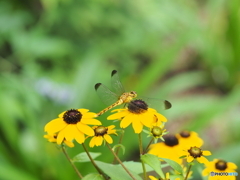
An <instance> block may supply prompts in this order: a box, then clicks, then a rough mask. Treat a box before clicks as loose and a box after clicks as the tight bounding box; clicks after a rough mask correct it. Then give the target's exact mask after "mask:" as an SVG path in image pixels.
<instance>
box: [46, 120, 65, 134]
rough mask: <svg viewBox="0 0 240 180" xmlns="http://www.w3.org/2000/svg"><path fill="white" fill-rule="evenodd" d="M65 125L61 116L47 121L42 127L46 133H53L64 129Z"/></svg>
mask: <svg viewBox="0 0 240 180" xmlns="http://www.w3.org/2000/svg"><path fill="white" fill-rule="evenodd" d="M67 125H68V124H67V123H66V122H65V121H63V120H62V119H61V118H57V119H54V120H52V121H50V122H49V123H47V124H46V125H45V127H44V131H46V132H48V134H54V133H56V132H58V131H61V130H62V129H64V128H65V127H66V126H67Z"/></svg>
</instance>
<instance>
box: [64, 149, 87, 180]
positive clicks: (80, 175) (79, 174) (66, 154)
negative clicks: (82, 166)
mask: <svg viewBox="0 0 240 180" xmlns="http://www.w3.org/2000/svg"><path fill="white" fill-rule="evenodd" d="M62 151H63V154H64V155H65V156H66V158H67V160H68V161H69V162H70V164H71V165H72V167H73V169H74V171H75V172H76V173H77V175H78V177H79V178H80V179H82V178H83V176H82V174H81V173H80V172H79V170H78V169H77V167H76V166H75V165H74V163H73V162H72V160H71V158H70V157H69V155H68V153H67V151H66V149H65V147H64V146H62Z"/></svg>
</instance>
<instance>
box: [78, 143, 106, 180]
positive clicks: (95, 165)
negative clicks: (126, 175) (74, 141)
mask: <svg viewBox="0 0 240 180" xmlns="http://www.w3.org/2000/svg"><path fill="white" fill-rule="evenodd" d="M82 146H83V149H84V150H85V152H86V153H87V156H88V158H89V159H90V161H91V163H92V164H93V166H94V167H95V169H96V170H97V171H98V173H99V174H101V175H102V176H103V177H104V179H105V180H108V178H107V177H106V175H105V174H104V173H103V172H102V170H101V169H100V168H99V167H98V166H97V164H96V163H95V161H94V160H93V158H92V156H91V155H90V153H89V152H88V149H87V148H86V146H85V144H84V143H82Z"/></svg>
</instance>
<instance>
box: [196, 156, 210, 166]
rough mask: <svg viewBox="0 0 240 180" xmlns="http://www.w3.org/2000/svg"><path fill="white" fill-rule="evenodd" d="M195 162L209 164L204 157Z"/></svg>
mask: <svg viewBox="0 0 240 180" xmlns="http://www.w3.org/2000/svg"><path fill="white" fill-rule="evenodd" d="M197 161H198V162H199V163H203V164H207V163H209V161H208V160H207V159H206V158H205V157H204V156H201V157H199V158H197Z"/></svg>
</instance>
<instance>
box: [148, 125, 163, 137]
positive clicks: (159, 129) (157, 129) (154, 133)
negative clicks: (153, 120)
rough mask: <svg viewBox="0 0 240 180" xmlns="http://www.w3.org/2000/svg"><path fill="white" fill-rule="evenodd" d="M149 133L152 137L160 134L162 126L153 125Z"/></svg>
mask: <svg viewBox="0 0 240 180" xmlns="http://www.w3.org/2000/svg"><path fill="white" fill-rule="evenodd" d="M151 133H152V135H153V136H154V137H157V136H161V135H162V133H163V130H162V128H160V127H158V126H153V128H152V130H151Z"/></svg>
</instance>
